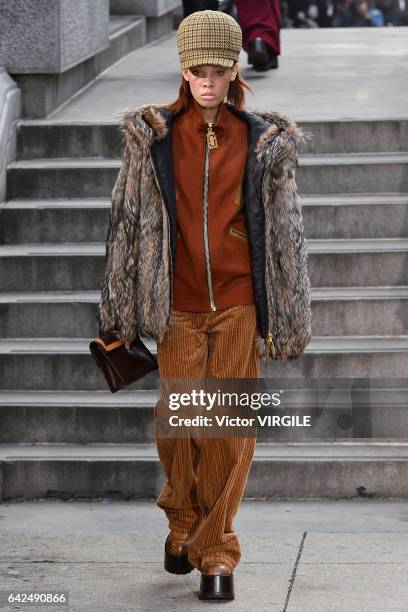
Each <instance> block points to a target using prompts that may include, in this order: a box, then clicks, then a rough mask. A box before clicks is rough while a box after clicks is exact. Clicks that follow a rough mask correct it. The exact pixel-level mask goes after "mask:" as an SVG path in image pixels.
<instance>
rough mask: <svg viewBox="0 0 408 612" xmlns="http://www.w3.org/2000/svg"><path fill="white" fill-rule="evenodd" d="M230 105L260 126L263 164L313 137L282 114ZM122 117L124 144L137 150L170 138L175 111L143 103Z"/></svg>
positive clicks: (258, 145) (259, 147)
mask: <svg viewBox="0 0 408 612" xmlns="http://www.w3.org/2000/svg"><path fill="white" fill-rule="evenodd" d="M226 105H227V108H229V109H230V112H234V113H236V114H238V115H239V116H240V117H242V118H243V119H244V120H246V121H247V122H248V124H249V125H250V126H251V125H254V126H256V128H257V133H258V136H257V139H256V142H255V147H254V150H255V153H256V154H257V157H258V159H259V160H260V161H263V162H266V161H275V162H276V161H279V160H280V159H281V158H282V157H284V156H286V155H288V154H290V153H295V152H296V149H297V146H298V145H300V144H303V143H304V142H305V141H306V140H309V139H310V138H311V136H312V134H311V133H310V132H308V131H306V130H304V128H301V127H300V126H298V125H297V124H296V123H295V122H294V121H293V120H292V119H290V118H289V117H286V116H285V115H283V114H281V113H279V112H276V111H264V110H258V109H255V110H253V111H248V110H242V111H238V110H237V109H236V108H235V107H234V106H233V105H232V104H231V103H230V102H226ZM118 116H119V119H120V121H121V125H120V130H121V133H122V135H123V139H124V141H127V142H128V144H130V145H131V147H132V148H135V149H137V147H140V144H142V145H144V146H150V145H151V143H152V142H153V141H154V140H162V139H163V138H165V137H166V135H167V134H168V131H169V129H170V128H169V120H170V121H171V118H172V116H173V112H172V111H171V110H170V109H169V108H168V107H167V105H166V104H143V105H141V106H138V107H136V108H134V109H132V110H129V109H125V110H123V111H121V112H120V113H119V114H118ZM132 145H133V146H132Z"/></svg>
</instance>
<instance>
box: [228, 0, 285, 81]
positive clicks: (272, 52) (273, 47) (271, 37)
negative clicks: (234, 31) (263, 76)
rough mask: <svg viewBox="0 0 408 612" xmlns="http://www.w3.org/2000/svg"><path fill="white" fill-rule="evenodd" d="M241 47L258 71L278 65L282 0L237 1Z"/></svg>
mask: <svg viewBox="0 0 408 612" xmlns="http://www.w3.org/2000/svg"><path fill="white" fill-rule="evenodd" d="M236 3H237V11H238V19H239V24H240V26H241V29H242V33H243V37H242V48H243V49H244V50H245V51H247V53H248V63H249V64H253V66H254V69H255V70H258V71H262V70H269V69H270V68H277V67H278V59H277V56H278V55H280V28H281V23H282V13H281V5H280V0H236Z"/></svg>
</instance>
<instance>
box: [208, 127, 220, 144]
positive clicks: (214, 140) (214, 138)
mask: <svg viewBox="0 0 408 612" xmlns="http://www.w3.org/2000/svg"><path fill="white" fill-rule="evenodd" d="M207 146H208V148H209V149H218V142H217V136H216V134H215V132H214V130H213V123H211V122H209V123H208V128H207Z"/></svg>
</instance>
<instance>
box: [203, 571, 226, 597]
mask: <svg viewBox="0 0 408 612" xmlns="http://www.w3.org/2000/svg"><path fill="white" fill-rule="evenodd" d="M198 597H199V599H234V598H235V594H234V575H233V574H201V582H200V591H199V594H198Z"/></svg>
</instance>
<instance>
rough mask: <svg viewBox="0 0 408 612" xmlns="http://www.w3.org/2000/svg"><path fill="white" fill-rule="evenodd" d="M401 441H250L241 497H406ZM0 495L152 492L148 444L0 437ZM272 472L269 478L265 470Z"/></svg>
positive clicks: (158, 470) (159, 474)
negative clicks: (7, 441)
mask: <svg viewBox="0 0 408 612" xmlns="http://www.w3.org/2000/svg"><path fill="white" fill-rule="evenodd" d="M407 462H408V443H407V442H404V441H401V442H394V441H383V442H372V441H368V442H367V441H360V442H355V441H345V442H316V443H301V442H294V443H286V444H283V443H276V444H275V443H258V444H257V446H256V450H255V456H254V460H253V463H252V465H251V469H250V473H249V477H248V481H247V483H246V487H245V493H244V497H249V498H255V499H265V498H282V497H283V498H292V499H298V498H308V499H313V498H330V499H341V498H350V497H358V496H363V497H365V496H370V497H387V498H389V497H394V498H395V497H396V498H404V499H405V498H407V497H408V483H407V479H406V471H407ZM0 470H1V474H0V483H1V485H0V491H1V495H0V498H1V499H2V500H3V501H7V500H11V499H17V498H20V499H35V498H42V497H46V496H48V497H50V496H51V497H56V498H66V497H67V496H75V497H99V496H101V495H104V494H108V495H112V494H115V495H116V496H117V497H119V498H125V499H127V498H155V497H157V496H158V494H159V492H160V489H161V487H162V485H163V483H164V480H165V478H164V474H163V470H162V466H161V464H160V462H159V459H158V456H157V451H156V448H155V445H154V444H140V445H138V444H133V445H130V444H126V445H125V444H88V445H80V444H1V445H0ZM271 474H273V478H271Z"/></svg>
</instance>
